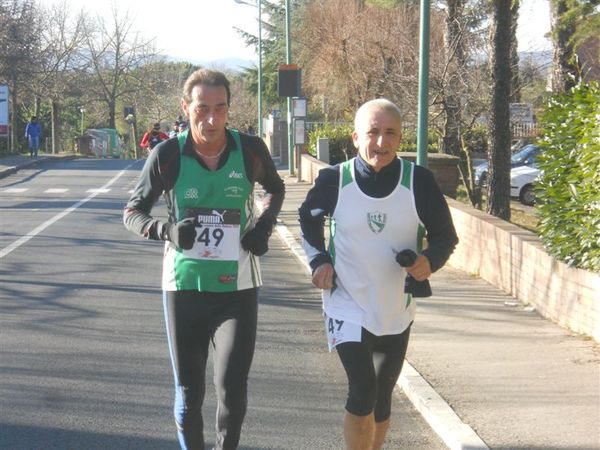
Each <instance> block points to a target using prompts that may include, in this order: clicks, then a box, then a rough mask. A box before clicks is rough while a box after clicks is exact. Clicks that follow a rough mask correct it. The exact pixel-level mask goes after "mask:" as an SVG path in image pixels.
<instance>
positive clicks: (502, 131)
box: [487, 0, 512, 220]
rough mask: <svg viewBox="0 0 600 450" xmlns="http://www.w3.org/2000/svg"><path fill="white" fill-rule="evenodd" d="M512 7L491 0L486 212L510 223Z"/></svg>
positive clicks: (497, 0) (501, 0) (504, 1)
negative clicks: (490, 76)
mask: <svg viewBox="0 0 600 450" xmlns="http://www.w3.org/2000/svg"><path fill="white" fill-rule="evenodd" d="M510 7H511V5H510V2H508V1H506V0H492V1H491V9H492V14H491V18H490V19H491V22H490V46H491V64H490V66H491V71H492V103H491V107H490V148H489V155H488V162H489V168H490V170H489V173H490V175H489V183H488V206H487V211H488V212H489V213H490V214H492V215H494V216H496V217H499V218H501V219H504V220H510V120H509V119H510V118H509V101H510V86H511V80H512V68H511V64H510V47H511V22H512V15H511V8H510Z"/></svg>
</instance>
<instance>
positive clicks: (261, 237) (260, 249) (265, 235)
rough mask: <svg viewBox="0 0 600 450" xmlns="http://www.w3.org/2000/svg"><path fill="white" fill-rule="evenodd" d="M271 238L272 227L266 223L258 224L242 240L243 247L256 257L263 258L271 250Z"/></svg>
mask: <svg viewBox="0 0 600 450" xmlns="http://www.w3.org/2000/svg"><path fill="white" fill-rule="evenodd" d="M270 236H271V227H270V226H269V225H267V224H266V223H264V222H257V223H256V225H255V226H254V228H252V229H251V230H250V231H248V232H247V233H246V234H245V235H244V237H243V238H242V247H243V248H244V250H246V251H248V252H250V253H253V254H255V255H256V256H262V255H264V254H265V253H267V250H269V237H270Z"/></svg>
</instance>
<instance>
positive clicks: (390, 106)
mask: <svg viewBox="0 0 600 450" xmlns="http://www.w3.org/2000/svg"><path fill="white" fill-rule="evenodd" d="M378 112H387V113H389V114H390V115H391V116H393V117H394V118H395V119H397V120H398V123H400V122H401V113H400V108H398V106H396V104H395V103H392V102H391V101H389V100H387V99H385V98H376V99H375V100H369V101H368V102H366V103H364V104H363V105H362V106H361V107H360V108H358V110H357V111H356V115H355V116H354V129H355V130H357V131H358V130H359V128H360V127H362V126H365V125H366V123H367V122H368V121H367V120H365V118H366V117H368V116H369V115H372V114H376V113H378Z"/></svg>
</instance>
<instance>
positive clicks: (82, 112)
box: [79, 106, 85, 136]
mask: <svg viewBox="0 0 600 450" xmlns="http://www.w3.org/2000/svg"><path fill="white" fill-rule="evenodd" d="M79 111H80V112H81V133H80V134H81V136H83V114H84V113H85V108H84V107H83V106H80V107H79Z"/></svg>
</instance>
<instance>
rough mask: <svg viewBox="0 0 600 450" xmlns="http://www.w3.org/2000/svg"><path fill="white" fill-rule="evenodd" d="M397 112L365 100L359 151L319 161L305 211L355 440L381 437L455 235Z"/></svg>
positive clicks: (374, 445)
mask: <svg viewBox="0 0 600 450" xmlns="http://www.w3.org/2000/svg"><path fill="white" fill-rule="evenodd" d="M400 117H401V116H400V110H399V109H398V107H397V106H396V105H395V104H394V103H392V102H390V101H389V100H385V99H377V100H372V101H369V102H367V103H365V104H364V105H363V106H361V107H360V108H359V109H358V111H357V112H356V117H355V120H354V132H353V133H352V141H353V142H354V146H355V147H356V148H357V149H358V155H357V156H356V157H355V158H352V159H351V160H349V161H345V162H343V163H340V164H338V165H336V166H333V167H328V168H325V169H322V170H321V171H320V172H319V176H318V177H317V179H316V180H315V184H314V187H313V188H312V189H311V190H310V191H309V193H308V195H307V197H306V200H305V201H304V203H303V204H302V206H301V207H300V211H299V212H300V226H301V229H302V235H303V237H304V247H305V250H306V254H307V255H308V259H309V261H308V262H309V263H310V266H311V268H312V270H313V275H312V281H313V284H314V285H315V286H317V287H318V288H320V289H322V290H323V291H322V292H323V309H324V312H325V325H326V333H327V338H328V342H329V349H330V350H331V349H333V348H335V349H336V350H337V353H338V356H339V358H340V360H341V363H342V365H343V366H344V369H345V371H346V374H347V377H348V397H347V400H346V415H345V417H344V438H345V441H346V448H348V449H361V450H362V449H369V450H379V449H380V448H381V447H382V446H383V442H384V440H385V435H386V433H387V429H388V427H389V424H390V414H391V401H392V392H393V390H394V386H395V385H396V381H397V380H398V377H399V376H400V371H401V369H402V363H403V362H404V356H405V354H406V349H407V345H408V338H409V335H410V327H411V325H412V323H413V320H414V318H415V310H416V304H415V303H416V302H415V300H414V299H413V296H414V297H426V296H429V295H431V293H430V292H428V291H429V285H428V284H427V278H428V277H429V276H430V275H431V273H432V272H435V271H436V270H438V269H439V268H441V267H442V266H443V265H444V263H445V262H446V260H447V259H448V257H449V256H450V254H451V253H452V251H453V250H454V247H455V246H456V244H457V242H458V238H457V236H456V231H455V229H454V225H453V224H452V218H451V216H450V211H449V209H448V205H447V203H446V200H445V199H444V196H443V195H442V193H441V191H440V188H439V186H438V185H437V183H436V181H435V179H434V178H433V174H432V173H431V172H430V171H429V170H427V169H425V168H423V167H420V166H416V165H415V164H413V163H411V162H410V161H407V160H402V159H399V158H398V157H397V156H396V152H397V151H398V147H399V145H400V142H401V140H402V128H401V121H400ZM326 216H328V217H329V221H330V242H329V250H327V249H326V248H325V238H324V232H323V225H324V221H325V217H326ZM424 235H425V236H426V237H427V242H428V246H427V248H426V249H424V250H422V249H421V245H422V240H423V236H424Z"/></svg>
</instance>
